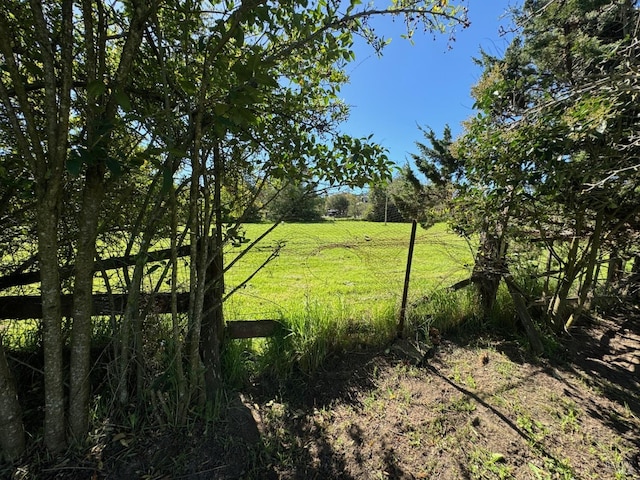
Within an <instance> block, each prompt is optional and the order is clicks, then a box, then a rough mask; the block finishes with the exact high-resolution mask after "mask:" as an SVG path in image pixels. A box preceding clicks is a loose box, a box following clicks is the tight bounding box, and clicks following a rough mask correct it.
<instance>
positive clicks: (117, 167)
mask: <svg viewBox="0 0 640 480" xmlns="http://www.w3.org/2000/svg"><path fill="white" fill-rule="evenodd" d="M105 164H106V165H107V168H108V169H109V171H110V172H111V173H112V174H113V175H114V176H116V177H119V176H120V175H121V174H122V165H121V164H120V162H119V161H118V160H116V159H115V158H113V157H107V160H106V161H105Z"/></svg>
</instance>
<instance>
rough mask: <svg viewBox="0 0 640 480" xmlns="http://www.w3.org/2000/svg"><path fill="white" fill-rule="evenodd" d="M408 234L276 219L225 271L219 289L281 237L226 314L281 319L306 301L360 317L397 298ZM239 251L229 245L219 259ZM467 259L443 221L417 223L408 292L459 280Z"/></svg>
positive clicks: (252, 228) (256, 231)
mask: <svg viewBox="0 0 640 480" xmlns="http://www.w3.org/2000/svg"><path fill="white" fill-rule="evenodd" d="M267 228H268V225H247V227H246V235H247V238H249V239H253V238H256V237H257V236H258V235H260V233H262V232H264V231H265V230H266V229H267ZM410 233H411V225H410V224H394V223H389V224H387V225H385V224H383V223H372V222H361V221H334V222H324V223H314V224H281V225H279V226H278V227H277V228H276V229H275V230H274V231H273V232H271V234H270V235H269V236H268V237H267V238H266V239H265V240H264V242H263V243H262V244H261V245H259V246H257V247H256V249H255V250H254V251H253V252H251V253H250V254H249V255H247V256H246V257H245V258H243V259H242V260H240V261H239V262H238V264H237V265H236V266H234V268H232V269H231V270H230V271H229V273H228V276H227V279H226V281H227V290H230V289H232V288H233V287H234V286H235V285H238V284H239V283H241V282H242V281H243V280H244V279H246V278H247V277H248V276H249V275H251V273H252V272H254V271H255V269H256V268H257V267H258V266H259V265H260V264H261V263H262V262H263V261H264V260H265V259H266V258H267V257H268V256H269V254H270V252H271V251H272V249H273V246H274V245H276V244H277V243H278V242H281V241H282V242H284V244H285V245H284V247H283V248H282V250H281V252H280V255H279V257H278V258H276V259H275V260H273V261H272V262H270V263H269V264H268V265H267V266H266V267H265V268H264V269H263V270H262V271H260V272H259V273H258V274H257V275H256V276H255V277H254V278H252V279H251V281H250V282H249V283H248V284H247V285H246V286H245V287H244V288H242V289H240V290H239V291H238V292H236V293H235V294H234V295H233V296H232V297H231V298H230V299H229V300H228V302H227V304H226V312H227V318H229V319H254V318H272V317H274V316H275V317H288V316H289V315H290V313H292V312H299V311H300V309H301V308H306V307H309V306H314V307H324V308H328V309H331V310H333V311H337V312H340V314H341V315H344V314H345V313H346V314H348V315H351V316H356V317H360V318H363V317H369V316H372V315H373V316H375V315H376V314H377V312H378V311H380V310H383V311H384V310H388V309H389V308H394V307H395V306H397V305H398V304H399V302H400V298H401V296H402V288H403V282H404V276H405V270H406V265H407V254H408V248H409V239H410ZM239 251H240V249H239V248H231V249H229V251H227V252H226V261H227V262H230V261H231V260H232V259H233V258H234V257H235V256H236V255H237V254H238V252H239ZM470 263H472V254H471V252H470V250H469V247H468V245H467V244H466V243H465V241H464V240H462V239H461V238H459V237H458V236H456V235H455V234H453V233H451V232H449V231H448V230H447V228H446V226H445V225H436V226H435V227H433V228H431V229H429V230H424V229H421V228H419V229H418V233H417V238H416V245H415V250H414V256H413V263H412V274H411V283H410V297H411V298H417V297H421V296H424V295H427V294H429V293H430V292H431V291H432V290H434V289H435V288H437V287H441V286H448V285H450V284H452V283H454V282H456V281H457V280H460V279H462V278H465V277H466V276H468V275H469V272H468V270H467V268H466V267H465V265H468V264H470Z"/></svg>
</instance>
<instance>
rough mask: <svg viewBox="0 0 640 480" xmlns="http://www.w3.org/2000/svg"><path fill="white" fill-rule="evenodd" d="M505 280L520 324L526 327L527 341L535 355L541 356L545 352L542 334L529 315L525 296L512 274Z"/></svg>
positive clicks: (505, 277) (506, 276)
mask: <svg viewBox="0 0 640 480" xmlns="http://www.w3.org/2000/svg"><path fill="white" fill-rule="evenodd" d="M504 280H505V283H506V284H507V288H508V289H509V293H510V294H511V298H512V299H513V304H514V306H515V308H516V312H517V313H518V318H519V319H520V323H521V324H522V326H523V327H524V331H525V333H526V334H527V339H528V340H529V345H530V346H531V351H532V352H533V353H534V354H535V355H540V354H541V353H542V352H543V351H544V347H543V346H542V340H541V339H540V334H539V333H538V330H537V329H536V326H535V323H534V322H533V319H532V318H531V315H530V314H529V310H528V309H527V304H526V302H525V300H524V296H523V295H522V293H521V292H520V289H519V288H518V286H517V285H516V284H515V282H514V281H513V278H512V277H511V275H510V274H507V275H505V276H504Z"/></svg>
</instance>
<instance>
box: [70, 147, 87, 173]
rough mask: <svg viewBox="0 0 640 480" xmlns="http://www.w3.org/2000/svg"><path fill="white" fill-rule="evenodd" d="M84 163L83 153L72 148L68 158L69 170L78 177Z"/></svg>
mask: <svg viewBox="0 0 640 480" xmlns="http://www.w3.org/2000/svg"><path fill="white" fill-rule="evenodd" d="M83 163H84V160H83V158H82V154H81V153H80V152H79V151H78V150H71V153H70V154H69V158H67V165H66V166H67V171H68V172H69V173H70V174H71V175H73V176H74V177H77V176H78V175H80V171H81V170H82V164H83Z"/></svg>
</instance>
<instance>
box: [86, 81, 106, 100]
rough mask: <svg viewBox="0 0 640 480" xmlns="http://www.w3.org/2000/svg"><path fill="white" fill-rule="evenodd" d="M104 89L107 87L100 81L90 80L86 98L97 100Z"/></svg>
mask: <svg viewBox="0 0 640 480" xmlns="http://www.w3.org/2000/svg"><path fill="white" fill-rule="evenodd" d="M106 89H107V86H106V85H105V84H104V82H103V81H102V80H92V81H91V82H89V83H88V84H87V97H89V98H98V97H99V96H100V95H102V94H103V93H104V92H105V90H106Z"/></svg>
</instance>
